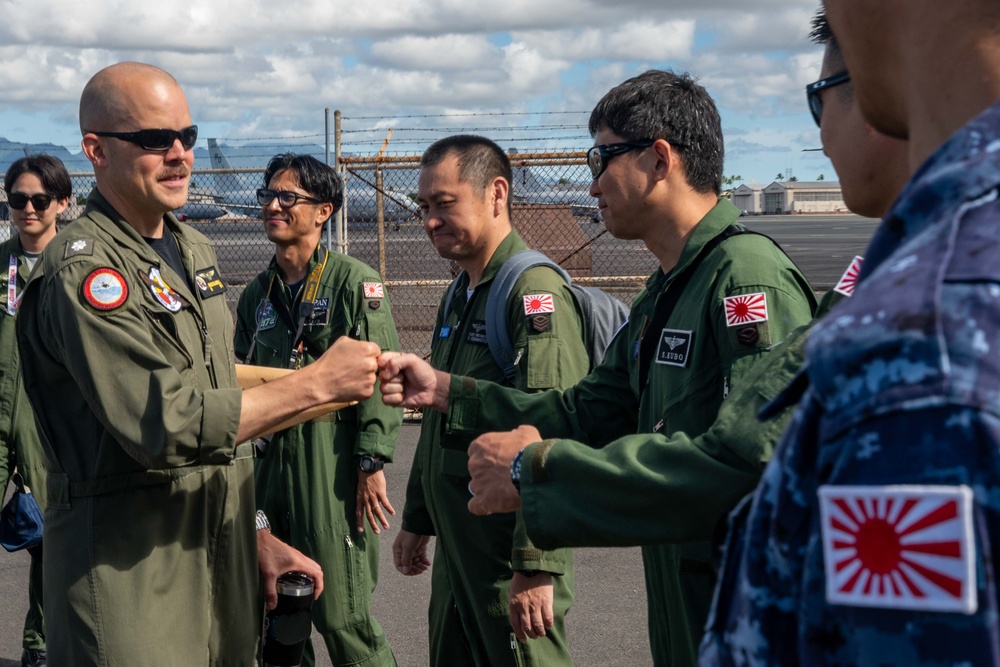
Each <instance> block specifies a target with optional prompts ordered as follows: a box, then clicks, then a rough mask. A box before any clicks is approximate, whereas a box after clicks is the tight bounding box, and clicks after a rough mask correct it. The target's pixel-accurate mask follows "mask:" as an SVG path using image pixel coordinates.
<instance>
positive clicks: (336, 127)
mask: <svg viewBox="0 0 1000 667" xmlns="http://www.w3.org/2000/svg"><path fill="white" fill-rule="evenodd" d="M341 121H342V116H341V113H340V109H337V110H336V111H334V112H333V145H334V150H335V151H336V155H337V170H338V171H339V172H340V176H341V178H344V177H345V176H346V174H345V173H344V171H345V170H344V166H343V164H341V161H340V160H341V158H342V157H343V150H344V147H343V144H342V136H341ZM344 183H345V185H346V183H347V181H346V179H345V180H344ZM337 252H339V253H341V254H342V255H346V254H347V192H346V191H345V192H344V205H343V206H341V207H340V215H339V216H337Z"/></svg>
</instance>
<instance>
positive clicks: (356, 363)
mask: <svg viewBox="0 0 1000 667" xmlns="http://www.w3.org/2000/svg"><path fill="white" fill-rule="evenodd" d="M380 354H382V350H381V348H379V346H378V345H376V344H375V343H371V342H369V341H364V340H353V339H351V338H348V337H347V336H341V337H340V338H338V339H337V341H336V342H335V343H334V344H333V345H331V346H330V347H329V348H328V349H327V351H326V352H324V353H323V356H321V357H320V358H319V359H317V360H316V362H315V363H313V364H310V366H308V367H307V368H310V367H311V368H313V369H314V370H315V371H318V372H320V373H321V376H320V381H321V382H322V383H323V386H325V387H327V388H328V390H329V392H330V395H329V397H328V398H327V400H328V401H344V402H349V401H363V400H365V399H368V398H371V396H372V394H373V393H375V376H376V373H377V372H378V358H379V355H380ZM317 367H318V368H317Z"/></svg>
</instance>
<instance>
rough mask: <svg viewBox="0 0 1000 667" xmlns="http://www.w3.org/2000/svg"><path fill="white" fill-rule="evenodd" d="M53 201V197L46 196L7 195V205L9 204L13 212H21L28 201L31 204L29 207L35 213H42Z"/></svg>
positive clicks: (16, 193) (21, 193)
mask: <svg viewBox="0 0 1000 667" xmlns="http://www.w3.org/2000/svg"><path fill="white" fill-rule="evenodd" d="M53 199H55V197H53V196H52V195H47V194H37V195H31V196H30V197H29V196H28V195H26V194H24V193H23V192H11V193H10V194H9V195H7V203H9V204H10V207H11V208H12V209H14V210H15V211H23V210H24V208H25V207H26V206H27V205H28V202H29V201H30V202H31V206H32V207H33V208H34V209H35V210H36V211H44V210H45V209H47V208H48V207H49V204H51V203H52V200H53Z"/></svg>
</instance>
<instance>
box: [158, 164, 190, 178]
mask: <svg viewBox="0 0 1000 667" xmlns="http://www.w3.org/2000/svg"><path fill="white" fill-rule="evenodd" d="M175 176H179V177H181V178H189V177H190V176H191V170H190V169H187V168H184V167H181V168H175V169H163V170H162V171H160V173H158V174H157V175H156V178H157V180H164V179H167V178H174V177H175Z"/></svg>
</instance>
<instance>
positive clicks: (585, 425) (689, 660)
mask: <svg viewBox="0 0 1000 667" xmlns="http://www.w3.org/2000/svg"><path fill="white" fill-rule="evenodd" d="M738 213H739V212H738V211H737V210H736V208H735V207H733V206H732V204H730V203H729V202H728V201H725V200H720V202H719V203H718V204H717V205H716V206H715V207H714V208H713V209H712V210H711V211H710V212H709V213H708V214H707V215H706V216H705V217H704V218H703V219H702V220H701V221H700V222H699V224H698V225H697V227H695V229H694V231H693V232H692V233H691V235H690V237H689V238H688V241H687V243H686V244H685V246H684V249H683V251H682V252H681V256H680V258H679V260H678V263H677V266H676V267H675V268H674V269H673V270H672V271H671V272H670V273H669V274H668V275H666V276H664V275H663V273H662V271H659V270H658V271H657V272H656V273H655V274H654V275H653V276H651V277H650V279H649V280H648V281H647V286H646V289H645V290H644V291H643V292H641V293H640V294H639V295H638V296H637V297H636V299H635V301H634V303H633V304H632V310H631V314H630V317H629V322H628V325H627V326H626V327H625V328H624V329H623V330H622V331H620V332H619V334H618V335H617V336H616V337H615V339H614V340H613V341H612V343H611V345H610V347H609V348H608V351H607V354H606V356H605V358H604V363H602V364H601V365H600V366H599V367H597V368H596V369H594V371H593V372H592V373H591V374H590V375H589V376H587V378H585V379H584V380H583V381H582V382H580V383H579V384H577V385H576V386H575V387H573V388H571V389H569V390H567V391H565V392H545V393H544V394H540V395H538V396H527V395H523V394H518V393H517V392H511V391H509V390H505V389H504V388H502V387H497V386H495V385H491V384H490V383H485V382H474V381H472V380H471V379H469V378H461V377H453V378H452V387H451V405H450V408H449V412H448V417H447V419H446V424H445V430H446V432H448V433H451V434H454V436H455V437H460V436H461V434H462V433H465V432H481V431H490V430H506V429H511V428H515V427H516V426H517V425H519V424H533V425H534V426H536V427H537V428H538V430H539V432H540V433H541V435H542V437H543V438H547V439H548V438H567V439H573V440H577V441H581V442H584V443H587V444H589V445H591V446H594V447H602V446H604V445H605V444H607V443H608V442H610V441H612V440H615V439H617V438H621V437H623V436H627V435H633V437H635V438H637V439H641V438H644V437H645V438H650V437H651V438H653V439H659V440H664V441H665V440H666V439H665V438H663V437H662V435H658V434H673V433H677V432H681V433H686V434H688V435H690V436H697V435H700V434H703V433H705V432H706V431H707V430H708V429H709V427H710V426H712V423H713V422H714V421H715V419H716V415H717V414H718V411H719V408H720V406H721V404H722V401H723V399H724V398H725V397H726V395H727V394H728V392H729V390H730V388H731V387H732V386H733V385H734V384H738V383H740V382H742V381H743V380H744V378H743V376H744V374H745V373H746V372H747V370H748V369H749V368H750V366H751V365H752V364H753V363H754V362H755V360H756V359H757V358H759V357H760V356H761V355H762V354H764V353H765V352H766V351H767V350H768V349H769V347H770V345H771V343H773V342H777V341H780V340H782V339H783V338H784V337H785V336H787V335H788V334H789V333H790V332H792V331H793V330H794V329H795V328H797V327H799V326H801V325H803V324H806V323H807V322H809V321H810V320H811V319H812V316H813V312H814V310H815V308H816V299H815V296H814V294H813V292H812V289H811V288H810V287H809V285H808V283H807V282H806V279H805V277H804V276H803V275H802V274H801V272H800V271H799V270H798V269H797V268H796V267H795V266H794V264H792V262H791V260H789V259H788V258H787V257H786V256H785V255H784V253H782V252H781V251H780V250H779V249H778V248H777V247H776V246H775V245H774V243H773V242H771V241H770V240H768V239H766V238H764V237H762V236H759V235H756V234H741V235H737V236H734V237H732V238H730V239H728V240H726V241H725V242H723V243H722V244H721V245H720V246H719V247H717V248H716V249H715V251H714V252H713V253H711V254H710V255H709V256H708V257H706V258H704V259H703V260H702V261H701V264H700V265H699V266H698V268H697V269H696V270H695V272H694V273H693V275H692V277H691V280H690V282H689V283H688V285H687V287H686V288H685V289H684V292H683V294H682V295H681V296H680V299H679V301H678V302H677V305H676V307H675V308H674V309H673V311H672V312H671V314H670V316H669V318H668V319H667V322H666V325H665V326H664V328H663V330H662V331H660V332H653V333H652V334H651V335H656V336H658V337H659V341H658V342H657V344H656V352H655V360H654V361H653V362H652V363H650V365H649V375H648V381H647V384H646V386H645V387H644V391H643V392H642V394H641V399H640V388H639V386H638V385H639V374H638V366H637V358H636V357H637V353H638V350H639V341H640V339H641V337H642V334H643V332H644V331H645V329H646V327H647V326H648V324H649V321H650V320H651V319H652V317H653V314H654V310H655V309H656V306H657V304H658V303H659V298H660V296H661V295H662V294H663V293H664V292H665V291H666V289H667V288H668V287H669V285H670V283H671V281H672V280H673V278H674V277H675V276H676V275H678V273H679V272H681V271H683V270H684V268H685V267H686V266H687V265H688V264H689V263H690V262H691V261H692V260H693V259H694V258H695V257H696V256H697V254H698V253H699V251H700V250H701V248H702V247H704V245H705V244H706V243H707V242H708V241H709V240H711V239H712V238H714V237H715V236H716V235H717V234H719V233H721V232H722V231H723V230H725V228H726V227H728V226H729V225H731V224H732V223H734V222H736V219H737V216H738ZM760 294H763V295H764V298H765V300H766V320H763V321H756V322H754V321H748V317H747V316H748V315H749V316H750V317H749V319H750V320H753V319H754V318H756V319H758V320H760V316H761V315H762V314H763V311H762V310H761V309H760V306H759V304H760V303H761V300H760V299H759V298H758V297H753V296H751V295H760ZM733 297H737V298H735V299H734V298H733ZM739 297H744V298H739ZM727 299H728V300H727ZM747 304H749V310H748V309H747V308H746V306H747ZM741 306H742V307H741ZM730 324H733V326H730ZM654 340H655V339H654ZM636 433H639V434H647V435H638V436H635V435H634V434H636ZM648 434H654V435H652V436H650V435H648ZM687 453H688V454H689V455H690V457H691V458H698V457H700V456H702V455H701V454H700V453H699V452H695V451H689V452H687ZM535 456H537V451H536V454H535ZM535 465H536V462H534V460H532V461H531V465H529V466H524V467H523V468H522V474H523V473H524V470H525V468H529V469H530V468H533V467H534V466H535ZM678 465H679V464H678ZM737 467H739V464H737ZM721 468H722V466H719V465H715V464H711V463H708V464H707V465H706V471H711V470H720V469H721ZM528 474H529V475H530V474H531V472H530V470H529V473H528ZM676 474H677V475H680V474H681V473H680V472H679V471H678V472H677V473H676ZM750 474H751V473H749V472H746V471H744V472H743V473H742V478H743V481H742V484H743V485H744V486H745V485H746V484H747V483H748V477H747V475H750ZM740 476H741V475H740V474H737V475H736V477H737V478H739V477H740ZM536 481H537V480H536ZM731 483H732V481H731V480H730V476H729V475H728V474H725V475H722V476H721V477H720V478H719V479H716V478H714V477H711V476H709V475H708V474H705V475H701V476H698V477H695V476H692V478H691V479H690V481H689V484H691V485H699V484H700V485H703V486H704V487H705V489H704V493H705V494H706V496H710V495H712V494H714V493H720V494H726V493H729V492H730V489H729V488H728V485H729V484H731ZM729 501H731V499H727V502H729ZM716 507H717V505H716ZM686 508H687V509H688V510H689V511H690V512H691V513H692V516H693V517H694V518H693V522H696V521H698V520H699V517H701V520H704V518H703V517H702V515H701V514H699V512H701V511H702V509H701V508H699V507H697V503H696V502H691V503H690V504H689V505H687V506H686ZM528 512H529V513H534V512H537V509H536V508H533V507H528ZM609 521H610V518H609ZM690 523H692V522H689V524H690ZM715 524H716V522H715V521H713V520H708V521H706V522H705V525H704V526H702V529H701V530H697V531H693V533H692V534H691V535H690V536H685V537H683V538H681V540H680V541H682V543H680V544H669V543H668V544H651V545H647V546H644V547H643V549H642V551H643V565H644V567H645V571H646V598H647V605H648V609H649V632H650V645H651V649H652V652H653V659H654V662H655V664H656V665H661V666H668V665H673V666H682V665H693V664H695V661H696V659H697V649H698V643H699V640H700V638H701V634H702V630H703V627H704V623H705V620H706V618H707V614H708V608H709V605H710V604H711V599H712V594H713V590H714V584H715V575H714V574H713V572H712V569H711V567H710V564H709V557H710V547H709V542H708V540H707V538H708V536H710V535H711V531H712V530H713V528H714V527H715ZM595 539H597V538H596V537H595ZM688 540H690V541H688ZM615 543H616V542H615V540H614V539H609V540H608V542H606V544H615ZM540 545H541V546H545V547H555V546H559V545H560V541H559V540H551V541H550V540H542V541H540Z"/></svg>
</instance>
